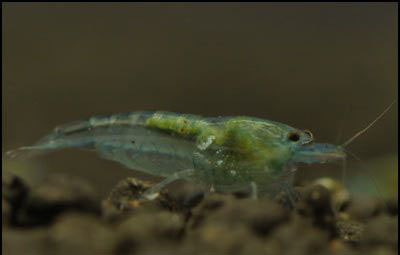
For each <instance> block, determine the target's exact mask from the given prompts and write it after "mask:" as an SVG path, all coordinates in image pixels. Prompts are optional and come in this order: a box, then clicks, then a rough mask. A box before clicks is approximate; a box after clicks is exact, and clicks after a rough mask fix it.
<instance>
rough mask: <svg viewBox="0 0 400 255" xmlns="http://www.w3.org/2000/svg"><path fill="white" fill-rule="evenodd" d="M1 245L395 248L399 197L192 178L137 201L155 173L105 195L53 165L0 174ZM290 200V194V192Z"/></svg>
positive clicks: (261, 250) (12, 248)
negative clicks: (50, 171)
mask: <svg viewBox="0 0 400 255" xmlns="http://www.w3.org/2000/svg"><path fill="white" fill-rule="evenodd" d="M2 184H3V187H2V189H3V194H2V219H3V224H2V230H3V231H2V233H3V238H2V241H3V246H2V250H3V252H4V254H8V255H12V254H29V255H31V254H68V255H71V254H116V255H117V254H121V255H122V254H149V255H150V254H267V255H270V254H271V255H274V254H282V255H289V254H293V255H302V254H305V255H310V254H321V255H325V254H374V255H375V254H397V250H398V217H397V216H398V214H397V201H391V202H388V203H386V204H382V203H376V202H375V201H374V200H373V199H371V200H370V201H363V202H361V201H354V200H351V199H350V200H348V201H346V204H345V206H343V207H342V210H341V211H340V212H339V213H337V212H335V210H333V209H332V208H333V206H332V204H333V203H332V201H334V200H333V199H332V198H333V197H334V195H335V194H334V193H332V192H331V191H330V190H329V189H327V188H325V187H324V186H321V185H309V186H305V187H298V188H296V192H297V194H298V196H297V198H298V199H297V202H296V206H295V208H290V206H288V205H287V198H285V195H284V194H280V195H279V196H278V197H276V198H275V199H274V200H269V199H259V200H252V199H250V198H248V197H247V196H246V194H215V193H212V194H203V193H202V192H201V190H198V189H196V188H194V187H192V186H191V185H190V184H187V185H182V188H181V189H177V191H174V192H172V191H168V190H164V191H163V192H162V193H161V194H160V196H159V197H158V198H157V199H155V200H153V201H140V200H139V198H140V194H141V193H142V192H143V191H144V190H146V189H147V188H149V187H151V184H150V183H145V182H142V181H140V180H138V179H135V178H127V179H125V180H122V181H121V182H120V183H118V184H117V185H116V186H115V188H114V189H113V190H112V191H110V193H109V196H108V197H107V198H105V199H101V198H98V197H97V196H96V194H95V192H94V191H93V189H92V188H91V187H90V186H89V185H88V184H86V183H85V182H83V181H81V180H77V179H74V178H70V177H66V176H60V175H54V176H49V178H48V179H47V180H46V181H44V182H43V183H42V184H40V185H37V186H35V187H31V186H29V185H28V184H27V183H26V182H24V181H23V180H21V179H20V178H18V177H16V176H13V175H11V174H10V173H7V172H5V171H3V174H2ZM285 201H286V202H285Z"/></svg>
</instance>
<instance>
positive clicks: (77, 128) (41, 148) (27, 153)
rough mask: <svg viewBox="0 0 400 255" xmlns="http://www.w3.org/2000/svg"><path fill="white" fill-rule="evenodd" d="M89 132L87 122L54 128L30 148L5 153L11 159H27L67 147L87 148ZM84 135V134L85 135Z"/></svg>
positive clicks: (89, 142) (89, 140) (24, 147)
mask: <svg viewBox="0 0 400 255" xmlns="http://www.w3.org/2000/svg"><path fill="white" fill-rule="evenodd" d="M87 130H90V128H89V123H88V122H87V121H79V122H73V123H69V124H66V125H63V126H59V127H56V128H55V129H54V131H53V132H52V133H50V134H49V135H47V136H45V137H43V138H42V139H40V140H39V141H38V142H37V143H35V144H34V145H31V146H23V147H20V148H18V149H16V150H11V151H8V152H6V157H8V158H11V159H15V158H17V159H27V158H31V157H35V156H40V155H43V154H46V153H49V152H52V151H57V150H61V149H64V148H67V147H87V146H89V145H90V144H91V141H92V139H87V138H88V134H87V132H85V131H87ZM85 133H86V134H85Z"/></svg>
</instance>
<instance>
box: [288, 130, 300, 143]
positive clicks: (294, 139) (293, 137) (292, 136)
mask: <svg viewBox="0 0 400 255" xmlns="http://www.w3.org/2000/svg"><path fill="white" fill-rule="evenodd" d="M288 138H289V140H290V141H292V142H297V141H298V140H300V135H299V134H298V133H294V132H293V133H290V134H289V136H288Z"/></svg>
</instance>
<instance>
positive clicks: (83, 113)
mask: <svg viewBox="0 0 400 255" xmlns="http://www.w3.org/2000/svg"><path fill="white" fill-rule="evenodd" d="M2 7H3V8H2V14H3V18H2V19H3V20H2V21H3V27H2V28H3V34H2V35H3V41H2V42H3V45H2V50H3V58H2V63H3V69H2V71H3V77H2V84H3V85H2V92H3V98H2V99H3V105H2V111H3V112H2V113H3V115H2V116H3V117H2V118H3V126H2V132H3V134H2V135H3V144H2V145H3V155H4V151H7V150H10V149H15V148H17V147H19V146H23V145H29V144H32V143H34V142H35V141H36V140H38V139H39V138H40V137H42V136H43V135H45V134H46V133H47V132H49V131H50V130H51V129H52V128H54V127H55V126H57V125H60V124H63V123H66V122H69V121H73V120H77V119H82V118H87V117H90V116H91V115H97V114H108V113H119V112H128V111H138V110H168V111H176V112H185V113H195V114H201V115H206V116H217V115H252V116H257V117H262V118H266V119H270V120H275V121H279V122H283V123H286V124H289V125H292V126H294V127H298V128H307V129H310V130H312V131H313V133H314V135H315V136H316V138H317V140H318V141H322V142H331V143H339V142H340V143H341V142H344V141H345V140H347V139H348V138H349V137H351V136H352V135H354V134H355V133H356V132H358V131H359V130H361V129H362V128H364V127H365V126H366V125H367V124H368V123H370V122H371V121H372V120H373V119H374V118H375V117H376V116H377V115H378V114H379V113H380V112H382V111H383V110H384V108H385V107H386V106H388V105H389V104H390V103H391V102H392V101H393V100H394V99H396V98H397V92H398V90H397V88H398V87H397V82H398V76H397V68H398V64H397V63H398V62H397V61H398V59H397V53H398V52H397V51H398V48H397V43H398V33H397V29H398V27H397V19H398V16H397V11H398V9H397V3H382V4H378V3H368V4H366V3H355V4H350V3H341V4H339V3H314V4H306V3H304V4H301V3H297V4H293V3H286V4H275V3H253V4H244V3H214V4H211V3H198V4H190V3H175V4H172V3H171V4H159V3H149V4H144V3H116V4H110V3H108V4H107V3H73V4H62V3H56V4H39V3H28V4H27V3H23V4H22V3H21V4H19V3H7V4H3V5H2ZM397 108H398V104H397V103H396V104H395V105H394V107H393V108H392V109H391V110H390V112H389V113H388V114H387V115H386V116H385V117H384V118H383V119H382V120H380V121H379V122H378V123H377V124H376V126H374V127H373V128H371V129H370V130H368V131H367V132H366V133H365V134H364V135H362V136H361V137H359V138H358V139H357V140H356V141H354V142H353V143H352V144H351V145H350V146H349V149H350V150H351V151H353V152H354V153H355V154H357V155H358V156H359V157H361V158H362V159H363V160H364V161H365V162H367V164H366V165H368V162H369V160H370V159H374V158H379V157H382V156H385V155H397V148H398V144H397V136H398V133H397V128H398V127H397ZM4 163H6V164H9V165H10V168H12V169H13V171H15V172H19V173H20V174H21V175H25V176H26V177H27V178H31V179H32V180H34V179H35V178H36V177H38V176H40V173H42V174H43V173H46V172H47V171H52V172H60V173H68V174H71V175H78V176H81V177H83V178H85V179H87V180H88V181H89V182H90V183H92V184H93V185H95V186H96V187H97V188H98V189H99V191H100V192H101V193H104V192H106V191H108V190H109V189H110V188H111V187H112V186H113V185H114V184H115V183H116V182H117V181H118V180H120V179H122V178H124V177H126V176H132V175H135V174H136V172H134V171H132V170H127V169H125V168H123V167H120V166H119V165H118V164H116V163H113V162H109V161H106V160H103V159H99V158H98V157H97V156H96V155H94V154H92V153H88V152H80V151H75V150H66V151H62V152H57V153H54V154H50V155H48V156H44V157H41V158H37V159H33V160H30V161H28V162H16V161H9V160H6V161H3V164H4ZM394 164H396V165H397V156H396V157H395V161H393V166H394ZM11 166H12V167H11ZM308 168H310V169H314V170H315V171H311V170H308V169H306V170H305V171H299V174H300V176H301V175H303V176H307V175H308V177H310V176H311V177H316V176H323V175H326V174H328V172H329V170H330V169H331V170H332V171H331V173H329V174H335V173H337V172H338V171H340V167H338V166H335V165H333V166H332V165H323V166H316V167H308ZM358 168H360V166H359V165H358V164H352V163H351V162H349V168H348V172H349V173H352V171H353V169H358ZM300 169H304V167H302V168H300ZM361 169H362V167H361ZM379 171H381V169H380V170H379ZM382 171H383V170H382ZM311 177H310V178H311ZM381 185H385V184H381Z"/></svg>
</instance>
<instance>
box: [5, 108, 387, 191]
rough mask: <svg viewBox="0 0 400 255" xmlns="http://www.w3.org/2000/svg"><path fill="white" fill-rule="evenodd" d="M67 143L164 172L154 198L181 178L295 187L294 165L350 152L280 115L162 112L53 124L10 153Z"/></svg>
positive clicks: (254, 187) (227, 186)
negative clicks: (276, 117) (33, 140)
mask: <svg viewBox="0 0 400 255" xmlns="http://www.w3.org/2000/svg"><path fill="white" fill-rule="evenodd" d="M387 110H388V109H387ZM387 110H385V112H386V111H387ZM385 112H384V113H385ZM384 113H383V114H384ZM383 114H381V115H380V116H379V117H378V118H380V117H381V116H382V115H383ZM375 121H376V120H375ZM375 121H374V122H375ZM372 124H373V123H372ZM372 124H371V125H372ZM368 128H369V127H368ZM365 130H366V129H365ZM365 130H363V131H361V132H359V133H357V134H356V136H358V135H360V134H361V133H362V132H364V131H365ZM356 136H354V137H352V138H351V139H350V140H348V142H346V143H344V145H345V146H347V145H348V144H349V143H350V142H351V141H353V140H354V138H355V137H356ZM67 147H77V148H84V149H90V150H94V151H96V152H97V153H98V154H99V155H100V156H101V157H103V158H106V159H108V160H113V161H116V162H119V163H121V164H122V165H124V166H125V167H127V168H130V169H134V170H138V171H141V172H144V173H148V174H151V175H154V176H159V177H165V179H164V180H163V181H161V182H160V183H158V184H156V185H154V186H153V187H151V188H150V189H148V190H147V191H146V192H145V193H144V194H143V196H144V198H146V199H154V198H156V197H157V196H158V194H159V192H160V191H161V190H162V189H163V188H164V187H165V186H166V185H167V184H169V183H171V182H174V181H176V180H178V179H183V180H187V181H192V182H195V183H198V184H200V185H202V186H203V187H204V188H205V189H206V190H211V191H218V192H231V191H236V190H240V189H242V188H243V187H250V188H251V191H252V197H253V198H257V197H258V196H266V195H272V194H276V193H277V192H280V191H282V189H284V190H285V191H287V192H288V193H290V191H291V188H292V187H293V178H294V174H295V170H296V165H297V164H299V163H308V164H313V163H327V162H332V161H339V160H344V159H345V158H346V152H345V149H344V146H340V145H339V146H337V145H333V144H326V143H315V142H314V136H313V135H312V133H311V132H310V131H307V130H300V129H297V128H294V127H291V126H288V125H286V124H282V123H279V122H275V121H270V120H264V119H259V118H255V117H245V116H238V117H209V118H206V117H202V116H197V115H190V114H177V113H171V112H161V111H156V112H132V113H125V114H115V115H111V116H97V117H92V118H89V119H88V120H83V121H77V122H72V123H70V124H66V125H63V126H59V127H57V128H55V129H54V131H53V132H52V133H50V134H48V135H47V136H45V137H43V138H42V139H41V140H39V141H38V142H37V143H36V144H34V145H32V146H24V147H21V148H19V149H17V150H14V151H9V152H7V156H8V157H11V158H14V157H29V156H34V155H40V154H44V153H47V152H51V151H56V150H61V149H63V148H67Z"/></svg>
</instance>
